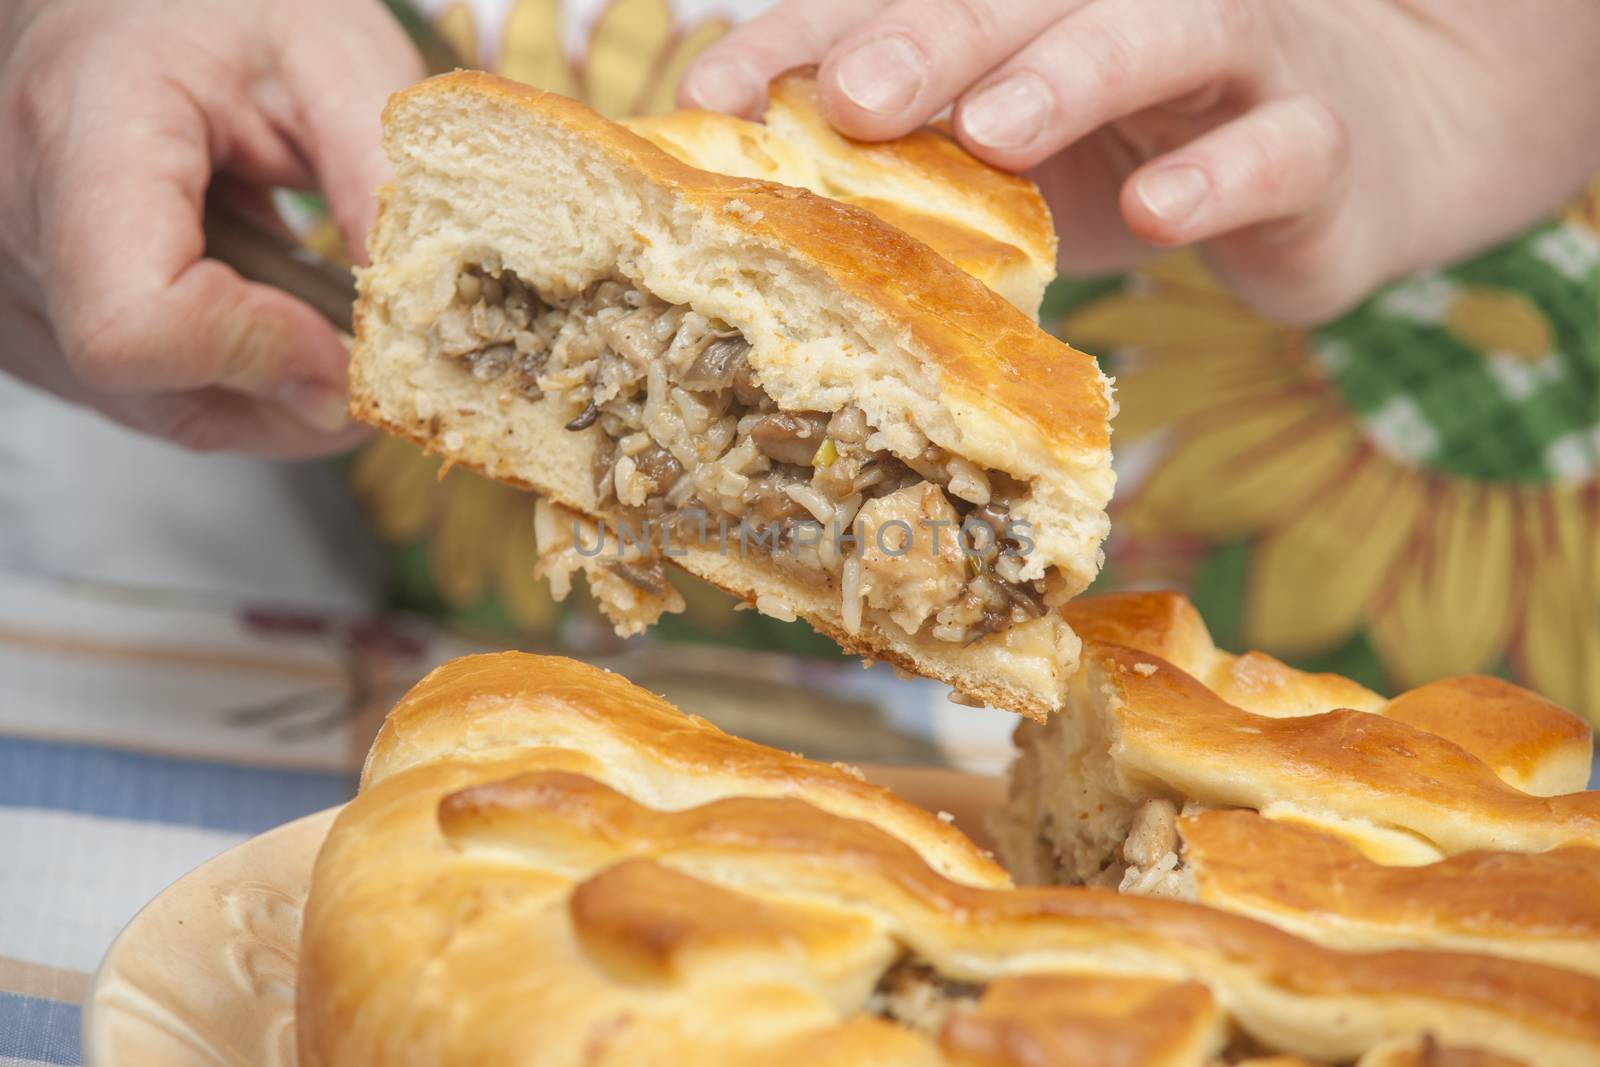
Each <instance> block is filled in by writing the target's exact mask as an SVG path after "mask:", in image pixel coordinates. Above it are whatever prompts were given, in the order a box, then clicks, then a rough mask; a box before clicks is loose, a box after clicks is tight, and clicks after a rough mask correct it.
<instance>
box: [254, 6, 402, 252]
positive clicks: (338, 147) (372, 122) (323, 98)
mask: <svg viewBox="0 0 1600 1067" xmlns="http://www.w3.org/2000/svg"><path fill="white" fill-rule="evenodd" d="M301 6H302V5H300V4H293V3H291V4H278V5H274V7H275V15H276V17H277V19H278V30H277V32H276V33H275V34H274V40H275V41H276V42H277V52H278V69H279V72H280V74H281V76H282V78H283V80H284V83H285V86H286V88H287V89H288V92H289V95H290V98H291V99H292V100H293V101H294V105H295V112H296V115H297V116H298V119H299V128H298V129H296V130H294V131H292V133H293V136H294V139H295V141H296V144H297V146H298V147H299V148H300V150H301V151H302V152H303V153H304V154H305V156H306V158H307V159H309V160H310V161H311V165H312V168H313V169H314V170H315V171H316V175H317V183H318V185H319V186H320V187H321V188H322V192H323V194H324V195H325V196H326V197H327V198H328V207H329V210H330V211H331V212H332V215H333V220H334V222H335V223H336V224H337V225H338V227H339V233H340V235H341V236H342V237H343V238H344V243H345V247H346V249H348V250H349V252H350V255H351V256H352V257H353V258H354V259H355V261H356V262H357V263H362V264H364V263H366V261H367V250H366V241H367V232H368V230H370V229H371V228H372V222H373V219H374V217H375V216H376V214H377V209H378V208H377V199H376V193H377V189H378V187H379V186H380V185H382V184H383V183H384V182H386V181H388V180H389V178H390V177H391V176H392V173H393V172H392V170H391V168H390V166H389V163H388V160H386V159H385V158H384V155H383V146H382V116H383V108H384V104H385V103H386V102H387V101H388V99H389V96H390V94H392V93H394V92H396V91H397V90H400V89H403V88H405V87H406V86H408V85H411V84H412V83H414V82H416V81H418V80H419V79H421V78H422V77H423V76H424V75H425V74H426V73H427V71H426V70H425V69H424V67H423V64H422V59H421V57H420V56H419V55H418V54H417V50H416V47H415V46H414V45H413V44H412V43H411V40H410V38H409V37H407V36H406V33H405V31H404V30H403V29H401V27H400V24H399V23H398V22H396V21H395V20H394V19H393V18H392V17H391V16H390V15H389V13H388V12H387V11H385V10H384V8H383V6H382V5H381V4H379V3H378V2H377V0H344V2H337V3H332V4H326V3H319V4H317V5H316V7H315V10H312V11H306V12H299V11H298V9H299V8H300V7H301ZM312 27H314V29H313V28H312Z"/></svg>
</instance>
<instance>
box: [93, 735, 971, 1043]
mask: <svg viewBox="0 0 1600 1067" xmlns="http://www.w3.org/2000/svg"><path fill="white" fill-rule="evenodd" d="M863 770H864V771H865V772H866V774H867V777H868V778H869V779H871V780H872V781H875V782H878V783H880V784H882V785H886V786H888V787H890V788H891V789H893V790H895V791H896V792H897V793H899V794H900V795H901V796H903V797H905V798H906V799H907V800H910V801H912V802H913V803H917V804H921V805H923V806H924V807H926V808H929V809H930V810H934V811H947V812H949V813H950V814H951V815H953V816H954V817H955V822H956V825H958V826H960V827H961V828H962V829H964V830H966V831H967V832H968V833H969V834H971V835H972V836H973V837H974V838H975V839H976V840H978V841H979V842H980V843H982V844H984V845H985V847H987V838H986V836H985V834H984V832H983V826H982V813H983V812H984V811H986V810H987V809H988V808H990V807H993V806H994V805H995V804H997V803H998V802H999V800H1000V796H1001V786H1000V783H999V782H998V781H996V780H994V779H988V778H975V777H973V776H971V775H966V774H962V773H960V772H957V771H949V770H943V769H934V768H923V767H887V766H877V767H872V766H867V767H863ZM336 814H338V809H337V808H331V809H329V810H327V811H323V812H319V813H317V814H316V815H308V816H306V817H305V818H303V819H298V820H296V821H295V822H292V823H288V824H286V825H283V826H280V827H278V828H277V829H276V830H269V831H268V832H267V833H264V834H262V835H261V836H260V837H255V838H252V839H251V840H249V841H246V842H245V843H244V844H242V845H239V846H238V847H236V848H233V849H231V850H229V851H228V852H224V853H223V854H222V855H220V856H218V857H217V858H216V859H214V860H212V861H211V862H209V863H207V864H205V865H204V866H202V867H200V868H198V869H196V870H194V871H191V872H190V873H189V874H187V875H185V876H184V877H183V878H181V879H179V880H178V881H177V882H175V883H173V884H172V885H171V886H169V887H168V888H167V889H166V890H165V891H164V892H163V893H162V894H161V895H160V896H158V897H156V899H155V900H153V901H151V902H150V903H149V904H147V905H145V907H144V909H143V910H142V911H140V912H139V914H138V915H136V916H135V917H134V919H133V921H132V922H131V923H129V924H128V926H127V928H126V929H124V930H123V931H122V933H121V934H120V935H118V937H117V940H116V941H115V942H114V943H113V944H112V946H111V950H110V951H109V952H108V953H106V958H105V960H104V961H103V962H102V963H101V964H100V970H99V972H98V973H97V974H96V975H95V980H94V987H93V989H92V990H91V991H90V994H89V1002H88V1008H87V1010H86V1012H85V1014H84V1020H83V1055H84V1063H85V1064H86V1065H87V1067H294V1064H295V1059H296V1057H295V1050H294V975H295V963H296V955H297V951H298V947H299V941H300V912H301V909H302V908H303V907H304V905H305V899H306V891H307V889H308V887H309V885H310V881H311V865H312V863H313V862H314V861H315V859H316V856H317V849H318V848H319V847H321V845H322V839H323V838H324V837H326V836H327V833H328V827H329V826H330V825H332V823H333V818H334V816H335V815H336Z"/></svg>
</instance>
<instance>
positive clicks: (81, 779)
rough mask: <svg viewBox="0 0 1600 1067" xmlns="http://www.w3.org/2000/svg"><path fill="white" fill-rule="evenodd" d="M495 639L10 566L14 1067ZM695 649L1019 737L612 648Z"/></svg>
mask: <svg viewBox="0 0 1600 1067" xmlns="http://www.w3.org/2000/svg"><path fill="white" fill-rule="evenodd" d="M481 650H482V648H481V646H477V645H474V644H473V643H471V642H468V641H466V640H464V639H461V638H459V637H454V636H451V635H448V634H444V633H440V632H437V631H434V630H431V629H429V628H427V627H425V626H421V625H419V624H416V623H414V622H405V621H399V620H373V619H368V618H355V617H349V616H341V615H338V614H331V613H317V612H307V611H294V610H285V609H283V608H281V607H275V608H264V607H262V606H260V605H244V604H238V603H230V602H227V601H225V600H222V599H220V598H210V599H206V598H199V599H197V598H194V597H179V596H174V595H168V594H159V593H152V592H149V591H132V590H128V589H125V588H117V587H112V586H107V585H91V584H83V583H72V582H65V581H60V580H52V579H48V578H41V577H38V576H36V575H23V574H17V573H9V572H6V571H4V570H0V1067H17V1065H24V1064H25V1065H30V1067H31V1065H35V1064H77V1063H80V1062H81V1051H80V1043H79V1032H78V1028H79V1024H80V1020H81V1012H80V1004H81V1003H82V1002H83V999H84V997H85V995H86V993H87V992H88V988H89V982H90V979H91V976H92V974H93V971H94V968H95V967H96V965H97V964H98V963H99V961H100V958H101V957H102V955H103V954H104V953H105V951H106V949H107V948H108V947H109V946H110V944H111V941H112V939H113V938H114V937H115V936H116V934H117V932H118V931H119V930H120V929H121V928H122V926H123V925H124V924H126V923H127V922H128V920H129V919H131V918H132V917H133V915H134V913H135V912H136V911H138V909H139V908H140V907H141V906H142V905H143V904H144V903H145V902H146V901H148V900H150V899H151V898H152V897H154V896H155V895H156V894H158V893H159V892H160V891H161V890H162V889H163V888H164V887H166V886H167V885H169V884H171V883H172V882H173V881H174V880H176V879H177V878H178V877H180V876H181V875H183V874H184V873H186V872H187V871H189V870H191V869H193V868H194V867H196V866H198V865H200V864H201V863H203V862H205V861H206V860H208V859H210V858H211V857H213V856H215V855H217V854H218V853H220V852H222V851H224V850H225V849H228V848H230V847H232V846H233V845H235V844H238V843H239V842H241V841H244V840H246V839H247V838H249V837H251V836H253V835H255V834H257V833H260V832H262V831H264V830H267V829H270V828H271V827H274V826H277V825H279V824H281V823H284V822H288V821H289V820H292V819H295V818H298V817H300V816H302V815H306V814H309V813H311V812H314V811H319V810H321V809H323V808H326V807H329V806H330V805H333V804H337V803H340V802H342V801H343V800H345V799H347V798H348V797H349V796H350V795H351V793H352V792H353V791H354V788H355V781H356V773H357V770H358V769H359V766H360V761H361V758H362V756H363V755H364V754H365V752H366V748H367V745H368V743H369V740H370V738H371V736H372V733H373V731H374V730H375V729H376V727H377V725H378V723H379V722H380V721H381V719H382V716H383V714H384V712H385V711H387V709H388V708H389V707H390V706H391V705H392V704H393V703H394V700H395V699H396V698H397V697H398V696H399V695H400V694H401V693H402V692H403V691H404V690H405V688H406V687H407V686H409V685H410V683H411V682H413V681H414V680H415V679H417V678H418V677H420V676H421V675H422V674H423V673H424V672H425V671H426V670H427V669H428V668H430V667H432V666H433V665H435V664H437V663H440V662H443V661H444V660H446V659H449V658H451V657H453V656H456V655H461V654H465V653H467V652H472V651H481ZM696 660H698V661H699V662H700V663H701V665H702V666H701V668H700V672H701V674H702V676H704V677H709V678H712V681H713V686H712V687H710V688H712V689H714V688H715V684H716V683H717V681H718V678H717V677H716V675H717V673H718V672H719V671H720V672H721V676H722V677H723V678H726V677H728V676H731V675H732V674H733V673H735V672H740V673H743V674H744V675H746V676H748V677H747V682H749V683H750V684H751V685H754V686H756V687H757V688H756V690H755V691H758V692H761V693H763V694H764V697H770V696H772V695H773V694H775V693H776V692H777V691H778V689H780V688H782V689H786V690H787V691H789V692H790V693H791V694H799V695H800V698H801V699H802V700H805V699H806V698H807V695H808V694H812V693H814V692H816V691H823V692H831V693H833V694H835V695H837V696H838V697H839V698H840V699H841V701H843V702H847V703H845V704H843V705H842V707H843V708H844V711H845V712H846V714H847V716H848V717H847V719H846V721H845V723H844V726H845V730H844V731H843V733H842V735H841V736H843V737H844V738H845V741H846V743H850V739H851V737H852V736H853V734H852V731H855V730H857V729H858V727H859V726H860V724H861V723H864V722H865V720H866V719H867V718H873V719H875V720H876V723H877V726H876V729H877V730H878V732H879V736H880V738H881V737H884V736H888V735H891V734H893V735H894V736H896V737H901V736H907V735H909V736H912V737H914V738H920V739H921V741H920V742H919V743H920V744H923V745H925V746H926V750H927V751H928V752H932V753H934V754H935V756H934V758H935V759H942V758H947V757H948V758H949V759H950V761H951V762H955V763H959V764H961V765H963V766H966V767H968V768H969V769H975V770H982V771H989V772H996V771H998V770H999V769H1000V767H1001V766H1002V765H1003V763H1004V760H1005V757H1006V753H1007V751H1008V748H1009V741H1008V736H1009V732H1010V729H1011V726H1012V724H1013V720H1012V719H1011V718H1010V717H1009V716H1006V715H1002V714H1000V713H998V712H983V711H977V710H975V709H971V708H963V707H958V706H956V705H953V704H950V703H948V701H947V700H946V699H945V693H946V691H945V690H944V688H943V687H941V686H936V685H934V684H933V683H929V682H922V681H901V680H897V679H896V678H895V677H894V675H893V674H892V673H890V672H889V671H888V670H887V669H886V668H883V667H879V668H876V669H874V670H870V671H863V670H861V669H860V667H859V666H857V665H855V664H854V663H853V662H852V661H846V660H842V659H841V660H838V661H828V662H801V661H793V660H787V659H784V658H781V657H770V656H767V657H764V658H763V657H761V656H759V655H756V654H749V653H726V652H722V651H720V650H711V649H706V648H698V649H684V648H674V649H666V648H663V647H662V646H658V645H656V646H653V645H651V644H650V643H649V642H648V641H643V642H640V641H635V642H630V643H629V645H628V647H627V649H625V650H624V651H623V653H622V654H620V655H618V656H613V657H612V658H611V659H609V660H607V659H602V660H600V662H602V663H603V664H604V665H607V666H613V667H615V668H616V669H619V670H623V671H624V673H628V674H630V676H634V677H639V678H641V680H644V681H645V684H652V683H651V682H650V680H649V679H648V677H645V675H644V674H641V673H640V672H636V671H635V670H634V669H633V666H631V665H637V664H643V665H645V667H648V666H649V665H650V664H652V663H660V662H670V663H671V664H673V665H674V667H675V668H678V669H681V666H682V664H684V663H686V662H692V661H696ZM758 676H759V677H758ZM769 683H770V684H769ZM656 687H657V688H661V689H663V690H665V691H667V692H668V695H669V696H671V695H674V694H673V693H672V691H671V689H670V688H669V687H668V686H667V685H660V686H656ZM749 691H750V689H749V688H747V689H746V692H749ZM679 699H680V701H681V702H682V703H683V704H684V705H685V706H688V707H691V708H692V710H696V711H700V712H703V713H705V714H707V715H708V717H710V718H712V719H713V720H718V716H717V714H716V713H715V712H714V711H713V710H712V709H709V708H706V707H705V706H704V705H703V703H701V702H700V701H698V700H692V699H691V698H690V696H689V695H688V694H685V695H683V696H681V697H680V698H679ZM777 710H778V711H779V712H780V713H781V712H783V710H784V709H777ZM718 721H723V720H718ZM724 725H727V726H729V727H730V728H734V729H741V728H742V727H741V726H740V725H738V723H737V721H734V722H729V721H724ZM835 725H836V726H837V725H838V724H837V723H836V724H835ZM752 732H753V731H752ZM755 735H756V736H758V737H760V734H759V732H755ZM761 739H763V740H768V741H771V742H772V743H775V744H783V747H788V748H793V747H799V746H797V745H795V744H785V743H784V739H783V738H782V737H772V736H768V737H765V738H761ZM941 753H942V754H943V755H941ZM952 753H958V754H959V758H957V757H956V756H951V755H949V754H952ZM816 754H817V755H826V756H827V757H828V758H840V757H849V756H852V755H854V753H850V752H838V751H835V752H831V753H821V752H818V753H816ZM152 1067H157V1065H152Z"/></svg>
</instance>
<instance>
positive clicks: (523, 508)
mask: <svg viewBox="0 0 1600 1067" xmlns="http://www.w3.org/2000/svg"><path fill="white" fill-rule="evenodd" d="M533 507H534V498H533V497H532V496H525V497H524V498H523V499H519V500H517V501H516V502H514V504H513V505H512V506H511V507H509V508H508V509H507V514H506V519H505V527H506V534H505V555H504V558H503V560H502V563H501V567H500V604H501V606H502V607H504V608H505V611H506V614H507V615H509V616H511V621H512V622H514V623H516V624H517V628H518V629H520V630H522V631H523V632H524V633H531V634H538V635H540V636H547V635H549V634H551V633H553V632H554V631H555V627H556V622H557V620H558V619H559V618H560V611H561V609H560V608H558V607H557V606H556V602H555V601H554V600H553V599H551V597H550V584H549V583H548V582H546V581H545V580H544V579H542V578H534V576H533V566H534V564H535V563H537V562H538V561H539V553H538V552H537V551H536V550H535V548H534V540H533Z"/></svg>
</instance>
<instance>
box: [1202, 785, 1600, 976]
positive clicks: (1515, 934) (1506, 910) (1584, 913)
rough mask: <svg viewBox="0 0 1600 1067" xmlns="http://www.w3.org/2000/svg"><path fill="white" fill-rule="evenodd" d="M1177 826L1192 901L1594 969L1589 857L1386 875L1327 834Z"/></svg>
mask: <svg viewBox="0 0 1600 1067" xmlns="http://www.w3.org/2000/svg"><path fill="white" fill-rule="evenodd" d="M1178 829H1179V833H1180V834H1181V835H1182V838H1183V858H1184V862H1185V863H1186V864H1187V865H1188V867H1189V868H1190V870H1192V871H1193V873H1194V880H1195V889H1196V892H1197V894H1198V899H1200V900H1201V901H1202V902H1205V903H1214V904H1219V905H1220V906H1224V907H1228V908H1230V909H1231V910H1236V911H1244V912H1246V913H1248V914H1253V915H1257V916H1258V917H1263V918H1265V917H1267V916H1268V915H1273V916H1275V917H1277V918H1279V919H1280V920H1288V921H1293V922H1294V923H1295V928H1296V929H1298V930H1302V931H1306V930H1311V929H1313V928H1314V927H1315V925H1316V922H1317V920H1319V919H1321V918H1322V917H1325V916H1341V917H1342V920H1341V922H1340V923H1338V924H1337V929H1330V930H1329V936H1330V938H1332V939H1336V940H1339V941H1341V942H1343V943H1349V942H1350V940H1351V939H1352V938H1353V937H1354V936H1355V932H1356V930H1357V928H1363V929H1364V930H1365V931H1366V935H1365V937H1366V939H1367V940H1370V941H1380V942H1381V941H1388V942H1390V943H1396V944H1398V943H1413V944H1422V943H1434V944H1449V943H1451V942H1452V941H1455V942H1456V943H1457V944H1459V943H1460V940H1462V939H1469V940H1473V941H1477V942H1478V943H1479V944H1480V945H1481V946H1482V947H1483V948H1484V949H1485V950H1488V951H1500V952H1508V953H1512V952H1515V953H1519V954H1521V955H1524V956H1526V957H1528V958H1534V959H1537V958H1540V957H1541V956H1546V955H1553V954H1555V953H1557V952H1559V953H1560V954H1561V955H1562V958H1563V961H1564V962H1565V963H1566V965H1569V966H1571V965H1577V964H1579V963H1581V962H1582V961H1583V960H1584V959H1585V958H1588V959H1592V960H1593V966H1592V967H1591V968H1588V969H1590V970H1593V971H1596V972H1600V851H1596V850H1594V849H1590V848H1560V849H1553V850H1551V851H1549V852H1541V853H1534V854H1531V855H1528V854H1521V853H1514V852H1483V851H1479V852H1464V853H1461V854H1460V855H1456V856H1451V857H1449V858H1447V859H1444V860H1441V861H1440V862H1438V863H1432V864H1428V865H1426V866H1421V867H1389V866H1384V865H1382V864H1379V863H1375V862H1373V861H1372V860H1371V859H1369V858H1367V857H1366V856H1365V855H1363V854H1362V852H1361V851H1360V850H1359V849H1357V848H1355V847H1353V846H1352V845H1349V844H1347V843H1345V842H1344V841H1341V840H1339V839H1338V838H1336V837H1333V836H1331V835H1329V834H1326V833H1322V832H1320V831H1317V830H1313V829H1309V828H1307V827H1304V826H1298V825H1295V824H1294V823H1290V822H1283V821H1279V820H1275V819H1267V818H1263V817H1262V816H1260V815H1257V814H1256V813H1254V812H1249V811H1207V812H1202V813H1199V814H1195V815H1190V816H1186V817H1184V818H1182V819H1180V820H1179V823H1178ZM1269 921H1270V920H1269ZM1489 942H1496V943H1498V944H1495V945H1492V946H1491V945H1490V944H1489ZM1567 949H1571V950H1572V951H1571V952H1567V951H1566V950H1567Z"/></svg>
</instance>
